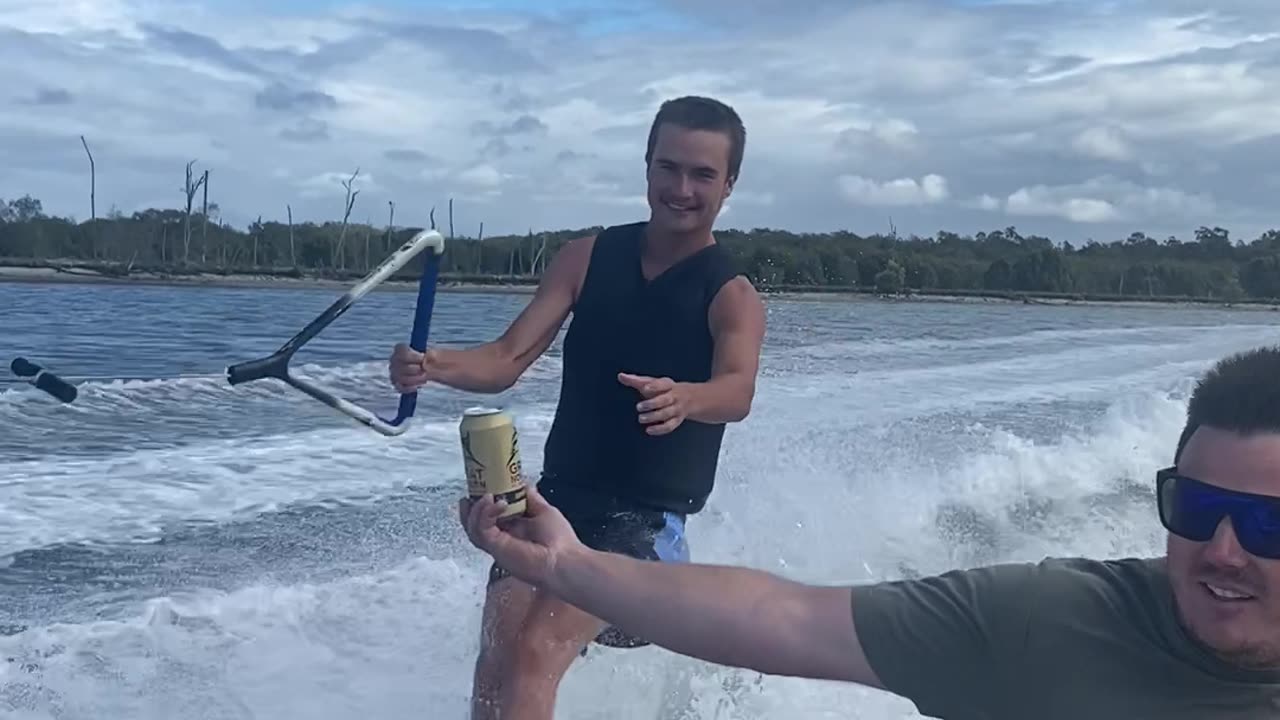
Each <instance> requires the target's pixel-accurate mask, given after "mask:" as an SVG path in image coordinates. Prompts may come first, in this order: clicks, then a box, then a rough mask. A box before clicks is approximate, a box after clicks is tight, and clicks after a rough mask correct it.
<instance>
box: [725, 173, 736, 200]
mask: <svg viewBox="0 0 1280 720" xmlns="http://www.w3.org/2000/svg"><path fill="white" fill-rule="evenodd" d="M737 181H738V179H737V178H735V177H731V178H729V179H728V180H727V181H726V182H725V184H724V199H725V200H728V199H729V196H730V195H732V194H733V184H734V183H735V182H737Z"/></svg>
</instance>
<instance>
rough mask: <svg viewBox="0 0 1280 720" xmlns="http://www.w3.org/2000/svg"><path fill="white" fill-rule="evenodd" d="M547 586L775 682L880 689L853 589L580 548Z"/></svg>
mask: <svg viewBox="0 0 1280 720" xmlns="http://www.w3.org/2000/svg"><path fill="white" fill-rule="evenodd" d="M547 589H548V590H550V591H551V592H552V593H553V594H555V595H557V596H558V597H561V598H563V599H564V600H565V601H566V602H568V603H569V604H571V605H575V606H578V607H581V608H583V609H586V610H588V611H589V612H592V613H595V614H597V615H598V616H599V617H600V618H601V619H603V620H605V621H606V622H609V623H611V624H613V625H616V626H617V627H618V628H619V629H621V630H623V631H624V632H627V633H629V634H632V635H635V636H637V637H642V638H644V639H646V640H648V641H649V642H652V643H653V644H655V645H658V646H660V647H663V648H666V649H668V650H671V651H673V652H677V653H680V654H682V655H688V656H691V657H696V658H699V659H701V660H706V661H708V662H712V663H717V664H720V665H728V666H732V667H741V668H747V669H750V670H755V671H757V672H762V673H767V674H770V675H788V676H795V677H806V678H817V679H825V680H844V681H849V682H856V683H860V684H863V685H867V686H870V687H880V686H881V683H880V679H879V678H878V677H876V674H875V672H874V671H873V670H872V668H871V666H870V664H869V663H868V662H867V658H866V656H865V655H864V654H863V651H862V647H861V645H860V644H859V642H858V633H857V631H856V629H855V627H854V624H853V615H852V612H851V609H850V599H851V591H850V589H849V588H847V587H823V586H814V585H805V584H802V583H798V582H792V581H790V580H785V579H783V578H780V577H778V576H775V575H771V574H769V573H765V572H761V571H758V570H751V569H747V568H734V567H724V566H715V565H692V564H681V563H658V562H646V561H643V560H636V559H633V558H630V557H626V556H623V555H614V554H608V553H603V552H599V551H596V550H591V549H589V548H586V547H579V548H577V549H576V550H575V551H574V552H571V553H568V554H567V555H566V556H564V557H562V558H560V559H558V561H557V563H556V569H555V572H554V574H553V575H552V576H551V579H550V581H549V583H548V586H547Z"/></svg>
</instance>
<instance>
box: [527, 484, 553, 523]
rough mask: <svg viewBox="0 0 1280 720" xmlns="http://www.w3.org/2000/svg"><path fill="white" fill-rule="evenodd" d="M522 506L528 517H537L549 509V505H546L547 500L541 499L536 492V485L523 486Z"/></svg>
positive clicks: (540, 494)
mask: <svg viewBox="0 0 1280 720" xmlns="http://www.w3.org/2000/svg"><path fill="white" fill-rule="evenodd" d="M524 504H525V513H526V514H527V515H529V516H530V517H537V516H538V515H541V514H543V513H545V512H546V511H547V510H548V509H549V508H550V507H551V503H548V502H547V499H546V498H544V497H542V493H540V492H538V487H537V486H536V485H526V486H525V496H524Z"/></svg>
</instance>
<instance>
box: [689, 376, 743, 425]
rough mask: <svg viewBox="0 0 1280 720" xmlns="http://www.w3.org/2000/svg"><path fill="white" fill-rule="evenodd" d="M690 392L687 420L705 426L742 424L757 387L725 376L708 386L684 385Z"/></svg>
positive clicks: (736, 378)
mask: <svg viewBox="0 0 1280 720" xmlns="http://www.w3.org/2000/svg"><path fill="white" fill-rule="evenodd" d="M684 385H685V386H686V387H687V388H688V390H689V407H688V414H687V417H688V418H689V419H690V420H696V421H698V422H704V423H730V422H739V421H741V420H743V419H745V418H746V417H747V415H748V414H750V412H751V399H752V396H753V395H754V394H755V385H754V383H753V382H752V381H751V378H749V377H740V376H738V375H723V376H721V377H717V378H712V379H711V380H708V381H707V382H701V383H684Z"/></svg>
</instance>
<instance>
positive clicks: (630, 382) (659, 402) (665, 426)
mask: <svg viewBox="0 0 1280 720" xmlns="http://www.w3.org/2000/svg"><path fill="white" fill-rule="evenodd" d="M618 382H620V383H622V384H623V385H626V386H627V387H631V388H635V389H636V390H638V391H640V396H641V397H642V398H643V399H642V400H641V401H640V402H638V403H636V412H637V413H639V414H640V417H639V419H640V423H641V424H643V425H647V426H648V427H646V428H645V432H647V433H648V434H650V435H666V434H667V433H669V432H671V431H672V430H675V429H676V428H678V427H680V423H682V422H684V419H685V417H687V416H688V414H689V409H688V406H689V400H688V398H687V397H686V395H687V394H688V389H687V386H686V385H685V384H684V383H678V382H676V381H674V380H672V379H671V378H665V377H664V378H655V377H649V376H648V375H632V374H630V373H618Z"/></svg>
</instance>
